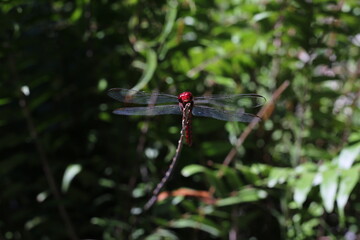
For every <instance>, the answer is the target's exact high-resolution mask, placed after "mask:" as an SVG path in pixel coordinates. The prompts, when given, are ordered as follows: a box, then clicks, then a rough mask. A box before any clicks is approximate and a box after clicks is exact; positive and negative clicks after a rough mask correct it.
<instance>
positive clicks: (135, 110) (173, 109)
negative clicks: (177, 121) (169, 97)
mask: <svg viewBox="0 0 360 240" xmlns="http://www.w3.org/2000/svg"><path fill="white" fill-rule="evenodd" d="M113 113H115V114H118V115H146V116H155V115H164V114H182V113H181V111H180V108H179V106H178V105H160V106H151V107H128V108H118V109H116V110H114V111H113Z"/></svg>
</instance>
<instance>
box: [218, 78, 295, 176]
mask: <svg viewBox="0 0 360 240" xmlns="http://www.w3.org/2000/svg"><path fill="white" fill-rule="evenodd" d="M289 84H290V83H289V81H285V82H284V83H283V84H281V86H280V87H279V88H278V89H277V90H276V91H275V92H274V93H273V95H272V97H271V99H270V101H269V102H268V103H267V104H266V105H264V106H263V107H262V108H261V109H260V111H259V113H258V116H259V117H260V118H264V119H267V118H269V116H270V115H271V113H272V111H273V110H274V105H275V102H276V100H277V99H278V98H279V97H280V95H281V94H282V92H283V91H284V90H285V89H286V88H287V87H288V86H289ZM258 122H259V121H258V120H257V119H254V120H253V121H252V122H250V124H249V125H248V126H247V127H246V129H245V131H244V132H243V133H242V134H241V135H240V137H239V138H238V140H237V142H236V144H235V147H233V148H232V149H231V150H230V152H229V153H228V155H227V156H226V158H225V160H224V162H223V166H224V167H225V166H228V165H229V164H230V163H231V161H233V160H234V158H235V156H236V154H237V149H238V148H239V147H240V146H241V145H242V144H243V142H244V141H245V139H246V138H247V137H248V136H249V134H250V133H251V131H252V130H253V129H254V127H255V126H256V124H257V123H258ZM222 174H223V171H219V176H222Z"/></svg>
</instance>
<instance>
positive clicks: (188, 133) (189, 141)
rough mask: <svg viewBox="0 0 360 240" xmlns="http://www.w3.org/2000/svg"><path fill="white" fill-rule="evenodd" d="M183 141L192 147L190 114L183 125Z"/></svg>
mask: <svg viewBox="0 0 360 240" xmlns="http://www.w3.org/2000/svg"><path fill="white" fill-rule="evenodd" d="M185 139H186V143H187V144H188V145H189V146H191V145H192V114H191V113H190V114H189V116H188V121H187V123H186V125H185Z"/></svg>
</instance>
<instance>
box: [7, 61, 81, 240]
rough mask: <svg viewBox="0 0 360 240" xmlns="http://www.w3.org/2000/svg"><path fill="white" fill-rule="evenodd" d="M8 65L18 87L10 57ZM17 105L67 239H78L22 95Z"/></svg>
mask: <svg viewBox="0 0 360 240" xmlns="http://www.w3.org/2000/svg"><path fill="white" fill-rule="evenodd" d="M9 65H10V71H11V73H12V80H13V81H14V82H15V83H16V85H18V76H17V71H16V68H15V63H14V59H13V58H11V57H10V59H9ZM19 104H20V107H21V109H22V111H23V114H24V117H25V120H26V123H27V126H28V130H29V133H30V136H31V138H32V140H33V141H34V144H35V147H36V150H37V152H38V154H39V157H40V160H41V164H42V167H43V170H44V174H45V178H46V180H47V182H48V184H49V187H50V191H51V193H52V194H53V195H54V197H55V200H56V202H57V208H58V211H59V214H60V216H61V218H62V220H63V222H64V224H65V227H66V230H67V233H68V237H69V238H70V239H72V240H77V239H78V237H77V235H76V233H75V230H74V227H73V224H72V222H71V220H70V217H69V215H68V213H67V211H66V209H65V207H64V205H63V203H62V200H61V196H60V192H59V190H58V188H57V186H56V183H55V178H54V176H53V174H52V172H51V169H50V165H49V161H48V158H47V155H46V153H45V150H44V148H43V145H42V143H41V140H40V138H39V136H38V133H37V131H36V127H35V124H34V121H33V119H32V116H31V113H30V110H29V108H28V104H27V102H26V97H25V95H24V94H23V93H21V94H20V100H19Z"/></svg>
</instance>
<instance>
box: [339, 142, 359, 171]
mask: <svg viewBox="0 0 360 240" xmlns="http://www.w3.org/2000/svg"><path fill="white" fill-rule="evenodd" d="M359 156H360V143H358V144H355V145H352V146H349V147H346V148H344V149H343V150H342V151H341V152H340V156H339V159H338V164H339V167H340V168H344V169H349V168H350V167H351V166H352V164H353V162H354V161H355V159H356V158H357V157H359Z"/></svg>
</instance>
